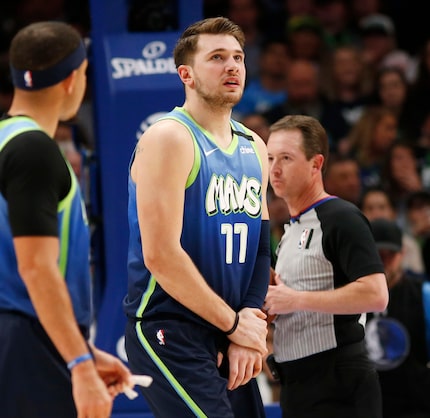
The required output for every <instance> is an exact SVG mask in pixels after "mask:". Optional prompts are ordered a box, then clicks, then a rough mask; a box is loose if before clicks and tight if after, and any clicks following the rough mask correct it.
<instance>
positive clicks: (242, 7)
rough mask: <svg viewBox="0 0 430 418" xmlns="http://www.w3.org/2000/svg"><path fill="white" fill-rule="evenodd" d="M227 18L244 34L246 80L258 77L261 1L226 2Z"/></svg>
mask: <svg viewBox="0 0 430 418" xmlns="http://www.w3.org/2000/svg"><path fill="white" fill-rule="evenodd" d="M226 13H227V17H228V18H229V19H230V20H232V21H233V22H234V23H236V24H237V25H239V26H240V27H241V28H242V30H243V32H244V34H245V48H244V51H245V61H246V71H247V80H248V81H250V80H252V79H254V78H257V77H258V75H259V65H260V53H261V48H262V45H263V44H264V41H265V38H266V36H265V32H264V22H265V16H264V7H263V4H262V1H261V0H228V3H227V12H226Z"/></svg>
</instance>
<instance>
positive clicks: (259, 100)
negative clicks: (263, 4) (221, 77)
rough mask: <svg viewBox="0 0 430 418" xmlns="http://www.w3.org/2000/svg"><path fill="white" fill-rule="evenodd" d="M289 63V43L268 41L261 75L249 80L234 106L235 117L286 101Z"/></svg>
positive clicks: (262, 53)
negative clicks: (240, 97)
mask: <svg viewBox="0 0 430 418" xmlns="http://www.w3.org/2000/svg"><path fill="white" fill-rule="evenodd" d="M289 63H290V57H289V53H288V48H287V45H286V44H285V43H284V42H282V41H275V40H270V41H267V42H266V43H265V44H264V45H263V47H262V49H261V55H260V65H259V77H258V78H255V79H251V80H249V81H248V82H247V84H246V87H245V91H244V93H243V96H242V99H241V100H240V102H239V103H238V104H237V105H236V106H235V107H234V108H233V114H234V115H235V117H239V118H240V117H241V116H246V115H247V114H250V113H263V112H267V111H268V110H270V109H271V108H273V107H274V106H276V105H278V104H281V103H284V102H285V100H286V99H287V86H286V79H287V71H288V66H289Z"/></svg>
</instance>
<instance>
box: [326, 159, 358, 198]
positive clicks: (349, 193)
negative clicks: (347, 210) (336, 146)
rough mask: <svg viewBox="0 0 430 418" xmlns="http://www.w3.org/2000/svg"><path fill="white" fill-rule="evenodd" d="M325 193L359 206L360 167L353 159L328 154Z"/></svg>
mask: <svg viewBox="0 0 430 418" xmlns="http://www.w3.org/2000/svg"><path fill="white" fill-rule="evenodd" d="M324 185H325V189H326V191H327V193H329V194H331V195H334V196H338V197H340V198H342V199H345V200H347V201H348V202H351V203H354V205H357V206H358V204H359V202H360V197H361V179H360V167H359V165H358V163H357V161H356V160H355V159H354V158H350V157H345V156H339V155H337V154H330V156H329V158H328V161H327V166H326V170H325V173H324Z"/></svg>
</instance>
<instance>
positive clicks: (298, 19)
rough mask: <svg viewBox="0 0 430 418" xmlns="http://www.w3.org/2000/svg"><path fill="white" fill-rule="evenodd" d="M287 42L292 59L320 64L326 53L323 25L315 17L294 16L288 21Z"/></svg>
mask: <svg viewBox="0 0 430 418" xmlns="http://www.w3.org/2000/svg"><path fill="white" fill-rule="evenodd" d="M286 37H287V42H288V45H289V47H290V54H291V57H292V58H293V59H295V60H309V61H312V62H313V63H314V64H318V65H319V64H320V63H321V61H322V59H323V57H324V54H325V52H326V49H325V44H324V36H323V29H322V27H321V23H320V22H319V20H318V19H317V18H316V17H314V16H293V17H290V18H289V19H288V21H287V27H286Z"/></svg>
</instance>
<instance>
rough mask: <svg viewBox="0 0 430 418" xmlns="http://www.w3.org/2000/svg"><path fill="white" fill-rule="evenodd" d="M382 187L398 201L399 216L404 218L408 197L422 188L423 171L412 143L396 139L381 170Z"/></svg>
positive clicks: (393, 199) (392, 198)
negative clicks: (420, 168)
mask: <svg viewBox="0 0 430 418" xmlns="http://www.w3.org/2000/svg"><path fill="white" fill-rule="evenodd" d="M381 184H382V187H383V188H384V189H385V190H386V191H387V193H388V194H389V195H390V198H391V200H392V201H394V202H396V209H397V216H398V217H399V218H400V219H403V218H404V214H405V203H406V198H407V197H408V196H409V195H410V194H411V193H413V192H416V191H419V190H421V189H422V182H421V173H420V171H419V164H418V160H417V158H416V155H415V150H414V148H413V146H412V145H410V144H408V143H406V142H402V141H395V142H394V143H393V144H392V145H391V147H390V148H389V150H388V151H387V153H386V157H385V161H384V164H383V167H382V170H381Z"/></svg>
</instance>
